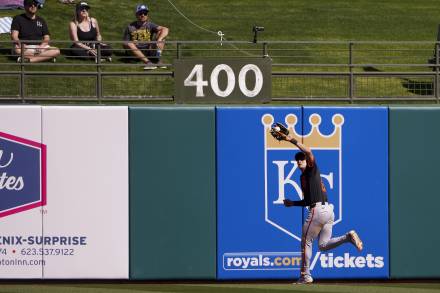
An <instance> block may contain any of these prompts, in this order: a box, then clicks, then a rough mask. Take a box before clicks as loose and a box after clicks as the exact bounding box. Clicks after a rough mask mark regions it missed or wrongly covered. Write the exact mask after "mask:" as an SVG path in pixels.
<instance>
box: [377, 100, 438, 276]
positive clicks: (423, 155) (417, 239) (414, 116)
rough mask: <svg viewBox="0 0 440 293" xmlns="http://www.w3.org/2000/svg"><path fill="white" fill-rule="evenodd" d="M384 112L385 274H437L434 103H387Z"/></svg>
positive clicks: (436, 168)
mask: <svg viewBox="0 0 440 293" xmlns="http://www.w3.org/2000/svg"><path fill="white" fill-rule="evenodd" d="M389 113H390V250H391V251H390V256H391V266H390V268H391V272H390V275H391V277H392V278H438V277H440V269H439V264H440V254H439V253H437V251H438V247H439V244H440V234H439V233H438V231H439V228H438V214H439V207H440V192H439V183H440V172H439V167H440V108H420V107H418V108H397V107H392V108H390V112H389ZM372 151H374V142H372ZM372 163H373V164H374V162H372ZM436 231H437V232H436Z"/></svg>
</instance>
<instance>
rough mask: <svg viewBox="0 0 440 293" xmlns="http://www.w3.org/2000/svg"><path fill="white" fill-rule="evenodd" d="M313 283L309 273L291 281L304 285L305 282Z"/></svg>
mask: <svg viewBox="0 0 440 293" xmlns="http://www.w3.org/2000/svg"><path fill="white" fill-rule="evenodd" d="M312 283H313V278H312V277H311V276H309V275H304V276H301V277H300V278H299V279H298V281H296V282H295V283H293V284H294V285H305V284H312Z"/></svg>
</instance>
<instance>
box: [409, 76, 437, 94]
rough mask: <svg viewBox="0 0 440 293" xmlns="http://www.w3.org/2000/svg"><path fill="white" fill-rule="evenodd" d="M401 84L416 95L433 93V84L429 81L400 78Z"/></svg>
mask: <svg viewBox="0 0 440 293" xmlns="http://www.w3.org/2000/svg"><path fill="white" fill-rule="evenodd" d="M402 86H403V87H404V88H406V89H407V90H408V92H410V93H413V94H415V95H418V96H432V95H433V94H434V90H433V89H434V84H433V83H432V82H429V81H416V80H411V79H408V78H402Z"/></svg>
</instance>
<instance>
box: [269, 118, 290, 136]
mask: <svg viewBox="0 0 440 293" xmlns="http://www.w3.org/2000/svg"><path fill="white" fill-rule="evenodd" d="M270 134H271V135H272V136H273V137H274V138H275V139H276V140H284V138H285V137H286V136H287V135H289V130H288V129H287V127H286V126H284V125H283V124H282V123H279V122H276V123H275V124H274V125H273V126H272V128H271V129H270Z"/></svg>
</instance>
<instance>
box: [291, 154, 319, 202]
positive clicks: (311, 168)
mask: <svg viewBox="0 0 440 293" xmlns="http://www.w3.org/2000/svg"><path fill="white" fill-rule="evenodd" d="M300 180H301V190H302V192H303V199H302V200H298V201H293V203H292V205H294V206H311V205H313V204H314V203H317V202H326V201H328V197H327V190H326V189H325V186H324V183H323V182H322V179H321V172H319V168H318V165H317V164H316V162H315V160H314V158H312V160H311V161H307V167H306V169H305V170H304V172H303V173H302V174H301V176H300Z"/></svg>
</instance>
